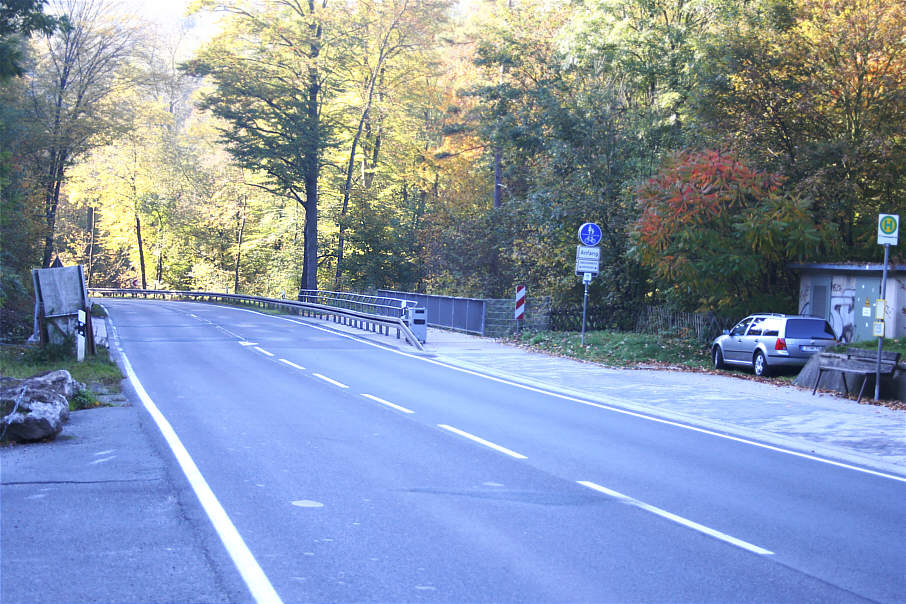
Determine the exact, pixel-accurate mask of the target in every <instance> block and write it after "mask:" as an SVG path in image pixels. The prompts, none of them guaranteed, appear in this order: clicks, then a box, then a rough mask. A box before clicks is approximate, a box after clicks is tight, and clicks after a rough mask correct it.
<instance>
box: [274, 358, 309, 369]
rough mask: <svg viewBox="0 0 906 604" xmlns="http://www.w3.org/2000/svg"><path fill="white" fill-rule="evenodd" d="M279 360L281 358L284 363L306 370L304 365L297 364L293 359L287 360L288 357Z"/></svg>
mask: <svg viewBox="0 0 906 604" xmlns="http://www.w3.org/2000/svg"><path fill="white" fill-rule="evenodd" d="M279 360H280V362H281V363H284V364H286V365H289V366H290V367H295V368H296V369H301V370H302V371H304V370H305V367H303V366H302V365H296V364H295V363H293V362H292V361H287V360H286V359H279Z"/></svg>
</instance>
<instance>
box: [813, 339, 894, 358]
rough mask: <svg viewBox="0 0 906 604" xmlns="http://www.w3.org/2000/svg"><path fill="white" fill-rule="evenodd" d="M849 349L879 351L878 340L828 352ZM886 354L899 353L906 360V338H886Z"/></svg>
mask: <svg viewBox="0 0 906 604" xmlns="http://www.w3.org/2000/svg"><path fill="white" fill-rule="evenodd" d="M847 348H863V349H865V350H873V351H877V350H878V340H877V338H875V339H873V340H865V341H862V342H852V343H850V344H843V345H841V346H834V347H833V348H830V349H828V350H830V351H832V352H846V349H847ZM883 348H884V351H885V352H899V353H900V357H901V358H906V338H893V339H891V338H884V345H883Z"/></svg>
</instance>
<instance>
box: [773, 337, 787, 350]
mask: <svg viewBox="0 0 906 604" xmlns="http://www.w3.org/2000/svg"><path fill="white" fill-rule="evenodd" d="M774 350H786V340H784V339H783V338H777V342H776V343H775V344H774Z"/></svg>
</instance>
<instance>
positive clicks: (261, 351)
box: [255, 346, 274, 357]
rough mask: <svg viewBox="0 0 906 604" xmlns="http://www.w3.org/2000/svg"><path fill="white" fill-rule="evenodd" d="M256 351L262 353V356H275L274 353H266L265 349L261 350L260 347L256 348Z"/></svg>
mask: <svg viewBox="0 0 906 604" xmlns="http://www.w3.org/2000/svg"><path fill="white" fill-rule="evenodd" d="M255 350H257V351H258V352H260V353H262V354H266V355H267V356H269V357H272V356H274V353H273V352H268V351H266V350H265V349H263V348H261V347H260V346H255Z"/></svg>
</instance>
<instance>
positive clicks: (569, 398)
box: [222, 306, 906, 482]
mask: <svg viewBox="0 0 906 604" xmlns="http://www.w3.org/2000/svg"><path fill="white" fill-rule="evenodd" d="M222 308H232V309H234V310H241V311H244V312H251V313H255V314H259V315H263V316H265V317H271V318H273V319H279V320H281V321H287V322H289V323H295V324H296V325H302V326H304V327H310V328H311V329H317V330H319V331H323V332H325V333H330V334H333V335H335V336H340V337H342V338H347V339H350V340H355V341H356V342H359V343H362V344H365V345H367V346H373V347H374V348H380V349H382V350H386V351H387V352H392V353H394V354H398V355H401V356H404V357H409V358H410V359H418V360H419V361H422V362H424V363H431V364H432V365H437V366H438V367H446V368H447V369H451V370H453V371H458V372H460V373H465V374H468V375H473V376H477V377H480V378H484V379H486V380H490V381H492V382H497V383H499V384H507V385H509V386H513V387H515V388H521V389H522V390H528V391H530V392H536V393H539V394H546V395H548V396H553V397H555V398H559V399H561V400H565V401H572V402H574V403H579V404H580V405H587V406H589V407H596V408H598V409H604V410H605V411H612V412H614V413H621V414H623V415H629V416H632V417H637V418H639V419H644V420H647V421H651V422H657V423H661V424H665V425H668V426H674V427H677V428H682V429H684V430H692V431H693V432H699V433H701V434H707V435H709V436H716V437H717V438H723V439H726V440H732V441H735V442H738V443H742V444H746V445H752V446H753V447H760V448H762V449H767V450H768V451H774V452H776V453H783V454H785V455H792V456H794V457H800V458H802V459H808V460H810V461H817V462H819V463H823V464H827V465H831V466H836V467H838V468H844V469H847V470H853V471H855V472H861V473H863V474H870V475H872V476H878V477H880V478H888V479H890V480H896V481H898V482H906V476H898V475H896V474H888V473H886V472H879V471H877V470H870V469H868V468H863V467H860V466H855V465H852V464H848V463H844V462H840V461H834V460H832V459H827V458H825V457H818V456H817V455H809V454H808V453H801V452H799V451H794V450H792V449H784V448H782V447H777V446H774V445H769V444H766V443H760V442H757V441H754V440H749V439H747V438H741V437H739V436H732V435H730V434H723V433H721V432H715V431H713V430H708V429H706V428H699V427H696V426H692V425H690V424H684V423H681V422H676V421H671V420H669V419H664V418H661V417H655V416H653V415H647V414H645V413H640V412H637V411H629V410H628V409H621V408H619V407H613V406H611V405H605V404H603V403H595V402H592V401H588V400H585V399H581V398H578V397H575V396H570V395H568V394H561V393H559V392H553V391H551V390H544V389H541V388H536V387H534V386H529V385H527V384H521V383H519V382H514V381H512V380H507V379H503V378H499V377H496V376H493V375H488V374H486V373H480V372H478V371H472V370H471V369H465V368H464V367H457V366H456V365H450V364H449V363H444V362H442V361H437V360H435V359H429V358H427V357H423V356H418V355H414V354H410V353H408V352H403V351H401V350H396V349H395V348H390V347H389V346H384V345H383V344H377V343H375V342H369V341H368V340H364V339H361V338H357V337H355V336H353V335H350V334H345V333H342V332H337V331H333V330H332V329H327V328H325V327H321V326H319V325H312V324H311V323H306V322H305V321H299V320H295V319H289V318H286V317H280V316H277V315H267V314H264V313H259V312H257V311H254V310H248V309H245V308H235V307H230V306H223V307H222Z"/></svg>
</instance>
